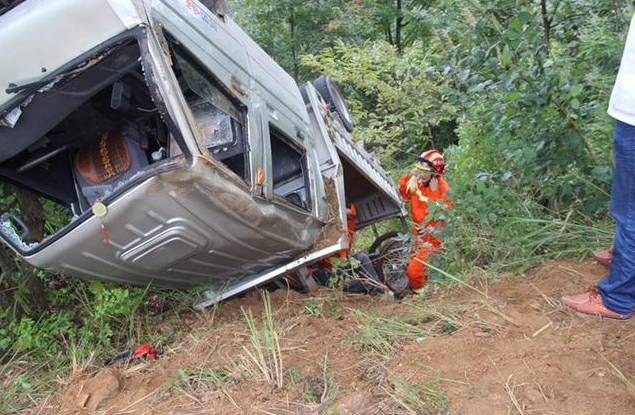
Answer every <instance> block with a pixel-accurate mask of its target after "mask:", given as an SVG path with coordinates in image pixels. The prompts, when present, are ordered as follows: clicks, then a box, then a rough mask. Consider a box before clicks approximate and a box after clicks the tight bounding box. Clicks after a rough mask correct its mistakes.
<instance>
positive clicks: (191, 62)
mask: <svg viewBox="0 0 635 415" xmlns="http://www.w3.org/2000/svg"><path fill="white" fill-rule="evenodd" d="M168 39H170V38H169V37H168ZM169 43H170V46H171V48H170V49H171V51H172V61H173V62H174V65H173V66H174V68H173V69H174V72H175V74H176V77H177V79H178V82H179V86H180V87H181V90H182V91H183V95H184V96H185V100H186V101H187V104H188V106H189V108H190V110H191V111H192V114H193V115H194V119H195V121H196V126H197V127H198V129H199V131H200V133H201V134H202V136H203V137H204V139H205V147H207V150H208V151H209V153H210V154H211V155H212V156H213V157H214V158H216V159H217V160H219V161H221V162H223V164H225V165H226V166H227V167H229V169H230V170H232V171H233V172H234V173H236V174H237V175H238V176H240V177H241V178H242V179H243V180H247V177H248V174H247V173H248V172H247V163H246V158H247V154H246V148H247V146H246V144H245V142H246V137H245V128H244V127H245V120H246V110H245V108H244V107H243V106H241V105H240V104H238V103H236V102H235V101H234V100H233V99H232V97H231V96H230V95H228V94H227V93H226V92H224V91H223V89H222V88H221V87H220V84H219V83H218V82H217V81H216V80H215V79H213V77H212V76H211V75H210V74H209V73H208V72H207V71H206V70H205V69H204V68H203V67H202V66H201V65H200V64H199V63H198V62H197V61H196V60H195V59H194V58H193V57H192V56H191V55H190V54H189V53H187V52H186V51H185V50H183V48H182V47H180V46H179V45H178V44H177V43H176V42H174V41H170V42H169Z"/></svg>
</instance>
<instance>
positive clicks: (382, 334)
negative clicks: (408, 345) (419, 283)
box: [353, 310, 435, 359]
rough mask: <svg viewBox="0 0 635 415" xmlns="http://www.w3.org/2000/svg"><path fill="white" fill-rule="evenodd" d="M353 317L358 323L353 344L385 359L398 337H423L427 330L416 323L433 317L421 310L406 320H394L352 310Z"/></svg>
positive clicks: (388, 356)
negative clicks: (420, 312) (418, 313)
mask: <svg viewBox="0 0 635 415" xmlns="http://www.w3.org/2000/svg"><path fill="white" fill-rule="evenodd" d="M354 316H355V319H356V320H357V321H358V322H359V323H360V324H359V325H358V330H357V333H356V334H355V337H354V339H353V344H354V345H355V346H356V347H357V349H358V350H360V351H362V352H371V353H375V354H377V355H379V356H381V357H384V358H386V359H388V358H390V357H392V355H393V353H394V350H395V343H396V342H397V341H398V340H399V339H404V338H409V339H423V338H425V337H427V336H428V334H429V333H428V330H427V329H425V328H422V327H418V326H417V325H416V323H417V322H426V321H431V320H433V319H435V317H434V316H433V315H431V314H428V313H425V312H422V314H420V315H418V316H415V317H413V316H410V317H409V318H408V320H407V321H406V320H405V319H402V320H395V319H389V318H385V317H378V316H373V315H371V314H368V313H365V312H362V311H360V310H354Z"/></svg>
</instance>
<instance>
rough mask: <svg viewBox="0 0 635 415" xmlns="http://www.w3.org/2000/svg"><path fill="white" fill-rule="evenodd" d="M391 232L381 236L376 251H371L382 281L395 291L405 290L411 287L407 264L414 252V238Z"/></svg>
mask: <svg viewBox="0 0 635 415" xmlns="http://www.w3.org/2000/svg"><path fill="white" fill-rule="evenodd" d="M396 234H397V232H390V233H388V234H386V235H383V236H382V237H379V238H378V239H377V241H376V242H379V243H377V244H373V245H377V246H376V251H371V252H372V254H373V256H372V258H373V264H374V266H375V270H376V271H377V274H378V275H379V278H380V279H381V281H382V282H383V283H384V284H385V285H386V286H387V287H388V288H389V289H390V290H391V291H393V292H396V293H399V292H403V291H404V290H405V289H407V288H408V287H409V285H410V284H409V282H408V277H407V276H406V266H407V265H408V261H409V260H410V255H411V253H412V240H411V239H410V238H404V237H403V236H400V235H398V234H397V235H396Z"/></svg>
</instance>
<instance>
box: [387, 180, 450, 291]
mask: <svg viewBox="0 0 635 415" xmlns="http://www.w3.org/2000/svg"><path fill="white" fill-rule="evenodd" d="M410 177H411V176H410V174H405V175H403V176H402V177H401V179H400V180H399V193H400V194H401V197H403V198H404V199H405V200H406V201H409V202H410V212H411V215H412V220H413V221H414V222H415V224H416V225H415V227H414V229H413V233H414V236H415V241H416V247H415V253H414V254H413V256H412V258H411V259H410V262H409V263H408V268H407V269H406V275H407V276H408V281H409V282H410V288H412V289H413V290H419V289H420V288H423V286H424V285H425V284H426V282H427V281H428V276H427V275H426V270H427V267H426V265H425V264H423V262H428V259H429V257H430V256H431V255H433V254H435V253H436V252H438V251H440V250H441V248H442V247H443V243H442V241H441V239H440V238H439V235H438V234H437V232H434V231H433V230H434V229H439V228H442V227H443V225H444V221H443V220H440V221H435V220H429V221H426V219H427V217H428V209H429V206H430V202H440V203H444V204H445V205H446V207H448V208H449V207H452V202H451V201H450V199H448V190H449V186H448V182H446V181H445V180H444V179H443V177H440V176H438V177H437V178H436V180H438V186H437V188H436V189H435V190H433V189H432V188H431V187H430V186H429V185H424V184H422V183H419V184H418V190H419V192H416V191H415V192H412V191H410V190H408V182H409V181H410ZM433 180H434V179H433ZM428 230H429V231H428Z"/></svg>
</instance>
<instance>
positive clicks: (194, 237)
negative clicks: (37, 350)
mask: <svg viewBox="0 0 635 415" xmlns="http://www.w3.org/2000/svg"><path fill="white" fill-rule="evenodd" d="M0 12H1V13H2V15H1V16H0V56H3V61H2V64H0V180H2V182H3V183H4V184H3V186H5V188H6V189H12V188H15V187H17V188H20V189H25V190H27V191H30V192H34V193H35V194H37V195H38V197H40V198H43V200H44V199H46V200H47V202H46V203H47V204H46V206H50V205H51V204H53V205H54V206H53V207H52V208H51V209H54V211H55V212H56V215H57V217H58V218H59V216H60V215H61V216H62V217H65V218H66V221H65V222H64V223H63V224H62V225H61V226H59V227H58V228H56V229H54V230H52V231H51V232H49V233H48V234H47V235H45V236H43V237H42V239H41V240H38V241H33V240H32V239H29V238H28V236H29V234H30V229H29V227H28V225H27V223H25V220H24V218H23V215H24V212H20V210H19V209H15V208H11V209H9V208H7V209H5V212H3V214H2V216H1V218H0V238H1V239H2V241H3V242H4V243H6V244H7V245H9V246H10V247H11V248H12V249H13V250H14V251H15V252H16V253H17V254H18V255H20V256H22V257H23V258H24V259H25V260H26V261H28V262H29V263H31V264H33V265H35V266H38V267H41V268H44V269H47V270H50V271H53V272H58V273H66V274H69V275H73V276H77V277H79V278H92V279H101V280H106V281H114V282H122V283H132V284H137V285H146V284H150V283H152V284H154V285H159V286H166V287H175V288H187V287H194V286H207V287H210V289H211V291H210V296H209V299H208V301H207V302H206V304H211V303H213V302H216V301H219V300H222V299H223V298H227V297H229V296H231V295H234V294H236V293H239V292H241V291H244V290H246V289H248V288H250V287H253V286H256V285H258V284H261V283H264V282H266V281H268V280H272V279H274V278H276V277H279V276H281V275H283V274H285V273H287V272H289V271H292V270H295V269H299V268H301V267H304V266H306V265H308V264H311V263H314V262H316V261H318V260H320V259H322V258H324V257H327V256H329V255H332V254H333V253H335V252H337V251H338V250H340V249H342V248H343V247H345V246H346V245H347V235H346V230H345V224H346V220H345V219H346V217H345V214H346V213H345V208H346V206H347V205H348V204H350V203H354V204H355V205H356V207H357V209H358V227H359V228H361V227H364V226H368V225H371V224H374V223H376V222H377V221H380V220H383V219H386V218H389V217H395V216H400V215H403V208H402V205H401V203H400V201H399V195H398V193H397V192H396V190H395V187H394V185H393V183H392V182H391V181H390V179H389V178H388V176H387V175H386V174H385V172H384V171H383V169H382V168H381V167H380V166H379V164H378V162H377V160H376V159H375V158H374V157H373V156H371V155H370V154H369V153H367V152H366V151H365V150H364V149H363V148H362V147H361V146H360V145H359V144H356V143H354V142H353V141H352V140H351V137H350V132H351V131H352V128H353V125H352V120H351V116H350V113H349V112H348V109H347V108H346V105H345V103H344V101H343V100H342V97H341V96H340V94H339V92H338V91H337V88H336V87H335V85H334V84H333V83H332V82H330V81H329V80H328V79H327V78H320V79H318V80H317V81H316V82H314V83H307V84H306V85H303V86H301V87H300V88H298V86H297V85H296V83H295V81H294V80H293V79H292V78H291V77H290V76H289V75H288V74H287V73H286V72H285V71H284V70H283V69H282V68H280V67H279V66H278V65H277V64H276V63H275V62H274V61H273V60H272V59H271V58H270V57H269V56H268V55H267V54H266V53H265V52H264V51H263V50H262V49H261V48H260V47H259V46H258V45H257V44H256V43H255V42H254V41H253V40H252V39H250V38H249V37H248V36H247V35H246V34H245V33H244V32H243V31H242V30H241V29H240V28H239V27H238V26H237V25H236V24H235V23H234V22H233V21H232V19H231V18H229V17H227V16H224V15H220V14H218V13H215V12H211V11H210V10H208V9H207V8H205V7H204V6H203V5H202V4H201V3H199V2H198V1H196V0H143V1H142V0H55V1H39V0H25V1H11V0H2V4H0ZM60 212H63V213H60ZM64 215H66V216H64ZM58 220H59V219H58Z"/></svg>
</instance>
